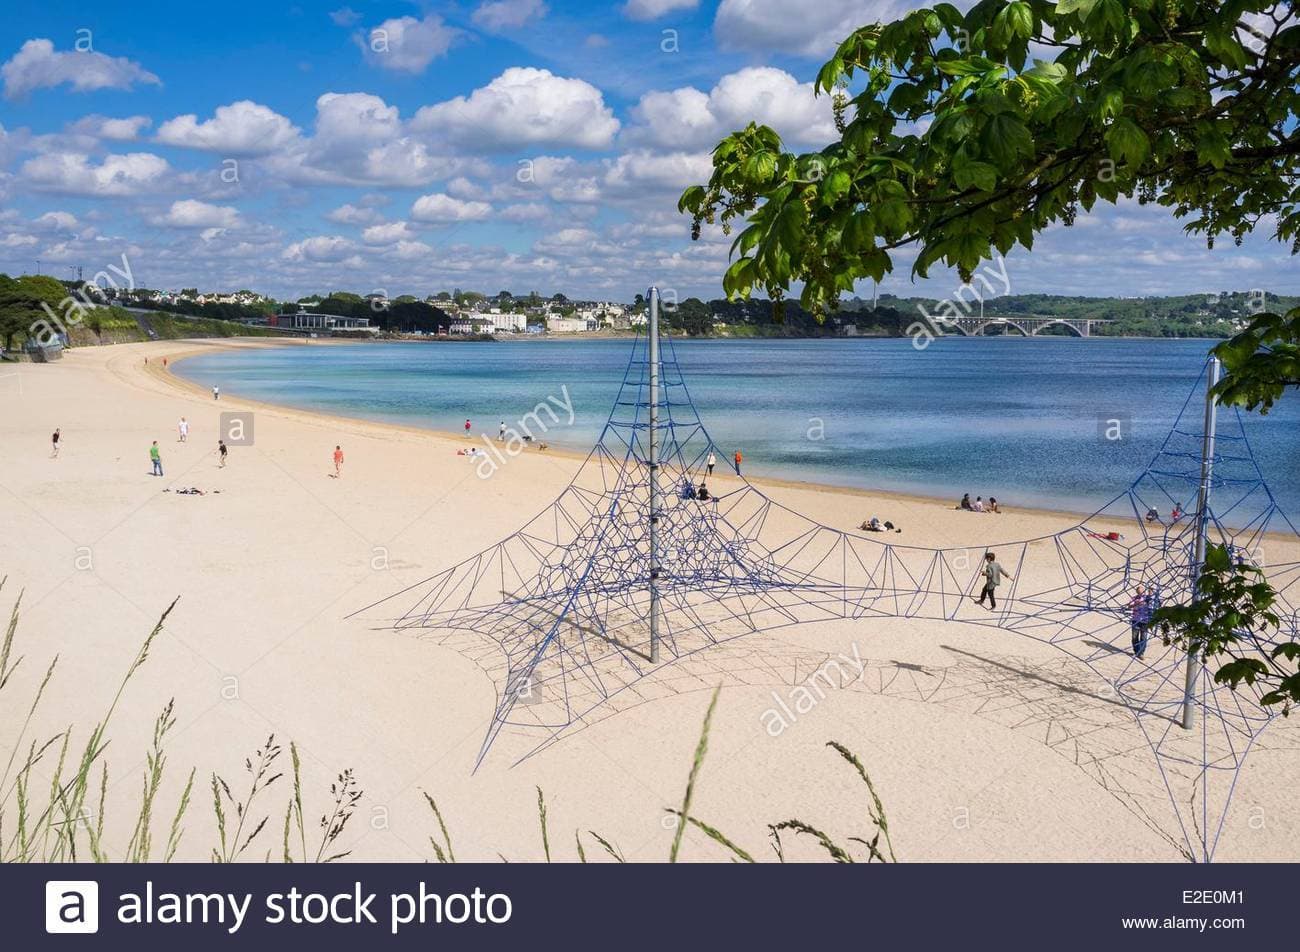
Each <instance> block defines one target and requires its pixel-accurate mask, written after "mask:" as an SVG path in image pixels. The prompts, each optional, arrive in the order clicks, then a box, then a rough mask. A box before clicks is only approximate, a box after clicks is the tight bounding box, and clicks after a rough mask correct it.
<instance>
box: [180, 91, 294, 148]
mask: <svg viewBox="0 0 1300 952" xmlns="http://www.w3.org/2000/svg"><path fill="white" fill-rule="evenodd" d="M297 137H298V129H297V128H296V127H295V126H294V124H293V123H291V122H290V121H289V120H288V119H286V118H285V117H284V116H282V115H280V114H279V113H277V112H275V111H273V110H271V109H269V108H267V107H266V106H263V105H261V104H260V103H255V102H252V101H250V100H247V99H241V100H240V101H239V102H233V103H231V104H230V105H228V106H218V107H217V109H216V111H215V112H214V113H213V116H212V118H211V119H208V120H205V121H204V122H199V118H198V116H196V115H194V114H193V113H190V114H188V115H184V116H177V117H176V118H175V119H169V120H168V121H167V122H164V123H163V124H162V125H161V126H159V127H158V134H157V135H156V136H155V139H156V140H157V141H158V142H162V143H164V144H166V145H176V146H183V147H185V148H189V149H202V150H204V151H207V152H220V153H222V154H224V155H265V154H266V153H269V152H275V151H278V150H280V149H283V148H285V147H287V146H288V145H289V144H290V143H292V142H293V141H294V140H295V139H296V138H297Z"/></svg>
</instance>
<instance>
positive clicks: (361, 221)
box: [325, 204, 380, 225]
mask: <svg viewBox="0 0 1300 952" xmlns="http://www.w3.org/2000/svg"><path fill="white" fill-rule="evenodd" d="M325 217H326V218H328V219H329V220H330V221H332V222H337V223H338V224H340V225H373V224H374V223H375V222H377V221H379V219H380V215H379V212H377V211H375V210H374V209H373V208H359V207H357V206H356V205H352V204H348V205H340V206H339V207H338V208H336V209H334V210H333V211H332V212H330V213H329V214H328V215H326V216H325Z"/></svg>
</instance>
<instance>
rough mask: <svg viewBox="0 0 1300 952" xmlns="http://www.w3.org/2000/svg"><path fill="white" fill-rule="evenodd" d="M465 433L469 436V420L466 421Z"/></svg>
mask: <svg viewBox="0 0 1300 952" xmlns="http://www.w3.org/2000/svg"><path fill="white" fill-rule="evenodd" d="M465 435H466V436H469V420H466V421H465Z"/></svg>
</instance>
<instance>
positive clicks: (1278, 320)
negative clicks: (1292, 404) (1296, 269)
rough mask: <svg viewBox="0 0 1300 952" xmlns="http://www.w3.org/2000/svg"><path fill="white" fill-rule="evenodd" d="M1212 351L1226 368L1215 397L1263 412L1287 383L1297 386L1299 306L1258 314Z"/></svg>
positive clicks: (1299, 373)
mask: <svg viewBox="0 0 1300 952" xmlns="http://www.w3.org/2000/svg"><path fill="white" fill-rule="evenodd" d="M1214 353H1215V354H1216V355H1217V356H1218V357H1219V359H1220V360H1222V361H1223V369H1224V371H1225V372H1226V373H1225V376H1224V378H1223V379H1222V380H1221V381H1219V384H1218V386H1217V387H1216V390H1217V392H1218V396H1219V399H1220V400H1221V401H1222V402H1224V403H1228V404H1235V405H1236V406H1242V407H1245V408H1246V409H1247V410H1255V409H1258V410H1259V412H1260V413H1267V412H1268V411H1269V409H1271V408H1272V406H1273V404H1274V403H1275V402H1276V401H1277V399H1278V398H1279V397H1281V396H1282V393H1283V391H1285V390H1286V389H1287V388H1288V387H1300V307H1297V308H1292V309H1291V310H1290V311H1288V312H1287V313H1286V314H1285V315H1279V314H1261V315H1259V316H1258V317H1257V318H1255V320H1253V321H1252V322H1251V324H1250V326H1249V327H1247V328H1246V329H1245V330H1244V331H1242V332H1241V333H1240V334H1238V335H1237V336H1235V337H1233V338H1232V339H1231V340H1226V341H1224V342H1223V343H1222V344H1219V345H1218V346H1217V347H1215V348H1214Z"/></svg>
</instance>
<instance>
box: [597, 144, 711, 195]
mask: <svg viewBox="0 0 1300 952" xmlns="http://www.w3.org/2000/svg"><path fill="white" fill-rule="evenodd" d="M712 172H713V161H712V159H711V158H710V157H709V153H707V152H671V153H669V154H667V155H658V154H655V153H651V152H629V153H627V154H626V155H620V156H619V157H618V158H617V159H615V160H614V163H613V164H612V165H611V166H610V168H609V171H608V172H606V173H605V185H606V186H608V187H609V188H612V189H616V190H623V191H626V192H629V193H632V194H637V193H640V192H642V191H643V190H645V189H656V190H663V191H675V190H677V189H682V188H685V187H686V186H688V185H695V184H698V183H700V182H707V181H708V179H709V175H710V174H712Z"/></svg>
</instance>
